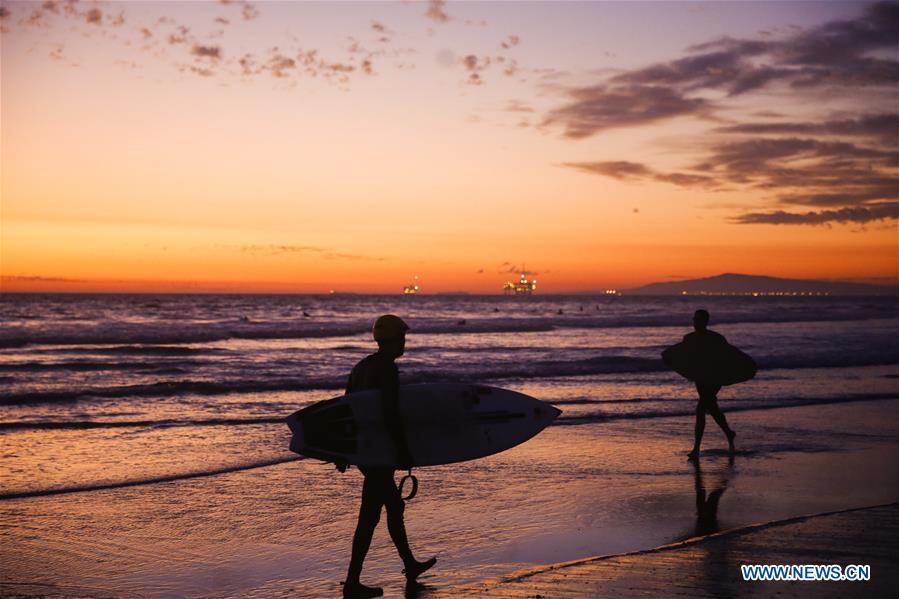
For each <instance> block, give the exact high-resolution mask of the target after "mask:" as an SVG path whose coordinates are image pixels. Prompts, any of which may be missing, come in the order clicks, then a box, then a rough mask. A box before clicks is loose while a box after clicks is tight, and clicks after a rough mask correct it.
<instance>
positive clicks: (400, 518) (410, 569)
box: [384, 473, 437, 581]
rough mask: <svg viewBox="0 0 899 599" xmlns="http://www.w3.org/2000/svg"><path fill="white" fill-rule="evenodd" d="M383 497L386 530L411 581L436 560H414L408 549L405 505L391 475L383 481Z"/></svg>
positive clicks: (410, 550)
mask: <svg viewBox="0 0 899 599" xmlns="http://www.w3.org/2000/svg"><path fill="white" fill-rule="evenodd" d="M384 496H385V501H384V507H385V508H386V510H387V529H388V530H389V531H390V538H391V539H392V540H393V544H394V545H395V546H396V550H397V553H399V554H400V559H402V560H403V565H404V566H405V570H404V571H405V572H406V578H407V579H409V580H410V581H413V580H415V579H416V578H417V577H418V575H419V574H421V573H422V572H424V571H425V570H428V569H429V568H430V567H431V566H433V565H434V564H435V563H437V560H436V559H435V558H431V559H429V560H427V561H424V562H418V561H416V560H415V556H414V555H413V554H412V549H411V548H410V547H409V538H408V536H406V520H405V516H404V514H405V511H406V503H405V502H404V501H403V497H402V495H400V490H399V489H398V488H397V486H396V483H395V482H394V480H393V474H392V473H391V475H390V478H389V479H387V480H385V486H384Z"/></svg>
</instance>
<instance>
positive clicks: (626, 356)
mask: <svg viewBox="0 0 899 599" xmlns="http://www.w3.org/2000/svg"><path fill="white" fill-rule="evenodd" d="M699 307H704V308H706V309H707V310H709V312H710V313H711V315H712V321H711V325H710V328H712V329H713V330H716V331H718V332H720V333H721V334H723V335H724V336H725V337H727V339H728V341H730V342H731V343H732V344H734V345H736V346H738V347H740V348H741V349H743V350H744V351H746V352H747V353H749V354H750V355H752V356H753V357H754V358H755V359H756V361H757V363H758V365H759V374H758V376H757V377H756V378H755V379H753V380H752V381H750V382H748V383H745V384H741V385H735V386H733V387H727V388H725V389H724V390H722V392H721V393H720V394H719V397H720V401H721V406H722V408H723V409H724V411H725V412H726V413H727V414H728V418H729V419H730V420H731V423H732V425H733V426H734V428H735V430H737V431H738V433H739V435H740V436H739V437H738V440H737V444H738V448H741V451H743V453H742V454H740V455H742V456H743V457H744V458H745V460H746V462H745V463H746V464H754V465H756V466H759V467H761V466H762V465H764V468H765V469H769V468H771V467H773V464H774V462H772V461H771V460H776V459H777V458H778V456H781V455H786V454H790V455H793V454H796V455H799V454H802V455H804V456H806V457H803V458H802V459H808V460H814V459H816V458H815V457H814V455H813V454H815V453H816V452H817V453H822V452H829V451H835V450H842V448H843V447H850V448H856V449H858V450H859V451H862V450H865V451H867V449H866V448H868V449H869V446H871V447H873V446H875V445H877V444H878V443H879V442H880V441H884V442H886V443H887V444H888V445H889V447H890V449H889V452H891V453H889V454H888V456H893V458H895V456H896V449H895V448H896V446H895V440H896V438H897V437H896V435H897V430H899V423H897V418H896V417H895V416H894V415H895V414H896V412H895V406H896V404H895V403H894V401H895V399H897V398H899V299H897V298H895V297H695V296H681V297H637V296H626V295H625V296H587V295H583V296H581V295H578V296H542V295H535V296H531V297H506V296H473V295H472V296H469V295H453V296H429V295H416V296H372V295H340V294H336V295H309V296H300V295H283V296H276V295H62V294H60V295H52V294H48V295H39V294H35V295H24V294H23V295H14V294H5V295H2V296H0V322H2V323H3V325H2V328H0V438H2V455H0V465H2V468H0V500H2V503H0V508H2V510H3V516H4V518H3V519H4V526H3V529H2V531H3V537H2V541H3V546H2V550H0V551H2V553H0V570H2V571H3V575H2V578H0V590H5V591H8V592H11V591H10V589H12V590H16V592H23V593H26V594H28V593H37V594H39V593H42V592H43V593H45V592H49V591H53V592H61V593H62V594H66V593H69V592H71V593H73V594H78V593H80V594H87V595H89V596H106V595H109V594H110V593H111V594H113V595H115V594H125V595H129V594H132V593H134V594H141V595H151V596H184V595H203V596H224V595H235V594H236V595H248V596H249V595H254V594H255V595H258V596H276V595H278V594H279V593H284V594H294V595H301V596H302V595H304V594H308V596H321V595H327V594H328V593H333V592H335V589H337V588H339V587H337V583H338V582H339V580H341V579H342V569H343V568H344V567H345V563H346V561H347V560H348V556H349V542H350V535H351V531H352V526H353V524H354V522H355V510H356V509H357V504H356V502H357V501H358V486H359V481H360V478H359V476H358V473H357V472H353V471H351V472H348V473H346V474H339V473H337V472H336V471H334V469H333V467H332V466H330V465H327V464H322V463H320V462H315V461H313V460H298V459H297V456H295V455H294V454H291V453H290V452H289V451H288V450H287V445H288V442H289V431H288V430H287V427H286V426H285V425H284V423H283V419H284V417H285V416H287V415H288V414H290V413H291V412H293V411H295V410H297V409H298V408H300V407H302V406H304V405H308V404H310V403H312V402H315V401H319V400H321V399H326V398H329V397H333V396H336V395H340V394H341V393H342V390H343V387H344V385H345V383H346V377H347V375H348V373H349V371H350V369H351V368H352V367H353V365H354V364H355V363H356V362H357V361H358V360H359V359H361V358H362V357H364V356H365V355H367V354H368V353H370V352H371V351H373V350H374V344H373V342H372V341H371V333H370V330H371V324H372V322H373V320H374V318H376V317H377V316H378V315H380V314H383V313H395V314H398V315H400V316H402V317H403V318H404V319H405V320H406V321H407V322H408V323H409V324H410V326H411V331H410V333H409V335H408V338H407V344H406V354H405V355H404V356H403V357H402V358H401V359H400V360H399V361H398V365H399V368H400V376H401V381H402V382H407V383H412V382H438V381H446V382H477V383H483V384H489V385H495V386H500V387H506V388H510V389H514V390H517V391H521V392H524V393H527V394H529V395H533V396H535V397H537V398H539V399H542V400H544V401H547V402H550V403H552V404H554V405H556V406H557V407H559V408H560V409H561V410H562V411H563V413H562V415H561V416H560V417H559V419H558V420H557V421H556V423H555V424H554V425H553V426H551V427H550V428H549V429H547V430H546V431H544V432H543V433H541V434H540V435H538V437H536V438H535V439H534V440H532V441H529V442H528V443H525V444H524V445H522V446H521V447H519V448H516V449H514V450H512V451H509V452H506V453H505V454H501V455H499V456H493V457H491V458H488V459H485V460H480V461H477V462H471V463H467V464H462V465H457V466H445V467H438V468H433V469H422V470H421V473H420V474H419V479H420V480H421V482H422V490H421V493H422V495H423V496H425V498H424V499H416V500H414V501H413V502H411V503H410V508H409V510H408V512H407V517H408V520H409V527H410V537H411V538H412V540H413V548H416V547H417V546H423V547H424V548H425V550H430V551H432V552H434V553H440V554H441V555H444V556H445V557H442V558H441V563H440V564H439V567H438V569H435V572H437V573H439V576H441V577H442V578H440V580H441V582H442V583H446V584H448V583H457V582H466V581H472V580H477V579H478V578H479V577H483V576H487V575H497V574H502V573H506V572H509V571H511V570H512V569H514V568H515V567H520V566H522V565H528V564H533V563H547V562H551V561H561V560H564V559H575V558H577V557H584V556H585V555H591V554H596V553H602V552H609V551H624V550H633V549H639V548H643V547H646V546H653V544H659V543H662V542H668V541H671V540H674V539H677V538H683V537H684V535H685V534H687V533H689V530H687V531H686V533H685V532H684V530H681V529H683V528H684V526H686V528H687V529H689V522H690V519H691V517H692V515H691V509H692V508H691V503H690V500H689V497H691V496H692V491H693V487H692V484H691V485H689V486H688V487H687V488H686V489H685V491H686V495H687V497H688V500H687V501H686V503H678V502H679V501H680V500H678V501H676V502H675V503H676V506H677V507H674V508H670V506H669V508H665V509H661V507H660V506H661V504H657V503H653V502H654V501H656V502H658V501H662V502H663V503H664V501H663V499H664V498H668V499H667V500H665V501H668V500H670V495H671V493H673V491H672V488H675V487H676V486H677V485H679V484H680V482H676V481H679V480H680V478H679V477H681V476H692V475H691V474H690V471H689V470H683V469H684V468H686V466H684V465H683V464H682V458H683V455H682V454H683V453H685V452H686V451H687V450H689V447H690V445H691V441H692V420H691V415H692V414H693V413H694V410H695V396H696V392H695V389H694V388H693V387H692V385H691V384H689V383H688V382H687V381H685V380H683V379H682V378H680V377H679V376H678V375H676V374H674V373H672V372H670V371H667V370H666V368H665V367H664V365H663V364H662V362H661V358H660V353H661V351H662V350H663V349H664V348H665V347H666V346H668V345H671V344H673V343H676V342H677V341H679V340H680V339H681V337H682V336H683V335H684V334H686V333H688V332H689V331H690V330H691V317H692V314H693V311H694V310H695V309H697V308H699ZM853 406H867V407H866V408H865V410H868V412H865V413H866V414H868V416H866V417H865V418H862V417H861V416H859V418H861V421H859V422H856V421H855V420H853V417H850V416H847V414H850V415H851V414H859V413H861V408H860V407H859V408H856V407H853ZM869 408H870V409H869ZM785 414H793V415H794V416H791V418H792V419H793V421H795V422H806V426H805V428H803V427H798V426H792V427H791V426H787V424H786V422H785V421H784V420H783V418H784V415H785ZM822 419H823V420H822ZM812 422H814V424H812ZM684 423H686V424H684ZM750 423H752V424H751V425H750ZM719 437H721V434H720V431H718V430H717V428H716V427H715V425H714V423H713V422H711V420H710V421H709V424H708V425H707V428H706V440H705V443H704V447H710V448H715V447H718V448H720V446H722V444H723V441H722V439H720V438H719ZM869 442H870V443H869ZM744 448H745V449H744ZM715 452H716V450H715V449H712V450H711V454H710V456H711V457H710V458H709V459H710V460H711V463H712V465H713V466H714V468H713V475H714V476H719V478H720V477H724V478H728V477H730V478H733V476H734V474H733V472H731V471H727V468H728V466H727V464H726V463H725V462H726V460H725V459H724V457H723V455H722V454H720V453H715ZM654 455H655V457H653V456H654ZM853 455H854V454H853ZM658 456H662V457H658ZM844 458H845V459H846V460H849V457H846V456H844ZM856 458H858V456H855V457H853V458H852V459H856ZM858 459H861V458H858ZM730 467H731V468H732V465H731V466H730ZM753 467H755V466H753ZM809 467H810V468H811V467H812V466H809ZM738 468H739V466H738ZM847 468H849V470H852V467H851V466H847ZM886 468H887V471H888V470H889V466H888V465H887V466H886ZM715 469H717V470H718V471H720V472H718V474H714V472H715ZM893 469H894V470H895V462H894V463H893ZM882 473H883V471H882V470H877V471H876V472H875V471H874V470H872V474H871V476H872V477H875V478H874V479H872V480H866V481H862V482H858V486H859V488H864V489H867V490H864V491H859V494H857V495H855V496H853V497H851V499H852V500H853V501H858V500H860V499H861V498H862V496H864V498H865V499H866V500H867V499H871V500H874V499H879V498H882V497H881V496H884V497H886V498H887V499H889V498H890V497H893V496H894V495H896V491H895V489H896V487H895V485H893V486H892V487H890V486H889V485H884V484H881V482H878V481H880V480H881V479H880V478H877V477H881V476H882ZM856 475H858V473H856ZM746 476H747V477H748V476H749V475H748V474H747V475H746ZM846 476H849V473H847V474H846ZM747 480H748V478H747ZM890 480H891V481H892V482H893V483H894V482H895V475H894V476H893V479H890ZM822 484H823V483H822ZM659 485H661V487H660V486H659ZM671 485H674V487H672V486H671ZM677 488H680V487H677ZM653 489H656V490H657V491H658V493H656V494H654V492H653ZM819 490H820V488H819V487H815V486H814V484H813V483H809V485H808V486H807V487H806V488H804V489H800V490H797V489H793V490H792V491H790V490H784V492H783V493H781V494H780V496H784V494H786V495H788V496H789V497H791V498H792V499H791V500H790V501H789V502H786V501H785V502H783V505H784V506H786V505H787V504H789V506H790V507H789V508H787V507H783V509H781V508H778V507H772V505H766V506H765V507H764V508H762V507H759V506H758V505H755V506H754V507H751V508H747V507H746V505H743V506H742V507H741V508H740V509H739V510H736V511H735V512H734V514H735V515H734V517H733V518H732V522H731V523H741V522H742V523H748V522H752V521H754V518H757V517H758V516H759V514H764V515H765V517H769V516H771V515H772V514H775V515H776V514H780V513H781V512H783V513H784V514H790V513H793V512H794V511H795V510H796V509H799V508H798V507H797V506H806V507H808V506H811V505H815V506H817V505H818V504H819V503H820V502H821V501H822V499H821V497H820V496H818V495H816V493H817V492H818V491H819ZM790 493H792V495H790ZM675 495H676V493H675ZM731 495H734V493H733V492H732V493H731ZM831 499H832V500H833V501H835V502H837V503H839V501H837V500H836V499H833V498H831ZM646 502H649V503H646ZM847 502H849V499H848V498H847ZM825 503H826V502H825ZM612 505H619V506H620V505H626V506H627V508H626V510H625V512H624V513H625V514H627V513H630V514H632V519H631V520H629V517H625V516H622V517H615V518H610V517H609V516H608V513H609V506H612ZM666 505H667V504H666ZM722 505H727V501H724V502H723V503H722ZM778 505H781V504H778ZM821 505H824V504H821ZM826 505H828V506H829V505H830V503H826ZM628 510H630V511H628ZM778 510H780V511H778ZM560 513H564V516H560V515H559V514H560ZM685 514H686V515H685ZM678 518H681V519H683V518H685V519H684V520H683V521H681V520H678ZM722 520H725V521H726V518H724V519H722ZM685 523H686V524H685ZM623 527H624V528H627V527H630V528H629V529H628V530H627V531H624V528H623ZM382 528H384V527H383V526H382ZM386 536H387V535H386V531H384V530H380V529H379V531H378V532H376V545H375V547H374V549H373V554H372V558H371V559H370V560H369V562H368V563H367V565H366V576H368V574H369V573H371V577H372V578H377V576H382V577H383V576H388V574H387V573H389V572H394V571H397V572H398V570H399V568H400V567H401V566H400V565H399V562H398V560H397V558H396V557H395V555H394V554H392V553H391V551H392V548H391V547H390V546H389V541H388V540H386ZM417 542H418V545H416V543H417ZM98 556H105V557H104V559H99V557H98ZM110 556H112V557H110ZM85 563H89V564H90V565H89V566H86V565H85ZM222 564H225V565H224V566H223V565H222ZM229 568H230V569H229ZM51 571H52V574H50V572H51ZM390 575H393V574H390ZM437 575H438V574H435V576H437ZM366 576H364V577H363V581H365V580H366V579H367V578H366ZM3 585H6V586H3ZM17 585H18V586H17ZM41 585H44V586H41ZM47 585H50V586H47ZM48 589H49V591H48ZM60 589H62V590H60Z"/></svg>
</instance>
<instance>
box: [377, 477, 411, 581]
mask: <svg viewBox="0 0 899 599" xmlns="http://www.w3.org/2000/svg"><path fill="white" fill-rule="evenodd" d="M382 484H383V485H384V507H385V508H386V510H387V530H388V531H389V532H390V538H391V539H392V540H393V544H394V545H395V546H396V551H397V553H399V554H400V559H402V560H403V564H405V565H407V566H408V565H409V564H411V563H413V562H414V561H415V558H414V557H412V549H410V548H409V538H408V537H407V536H406V520H405V516H404V514H405V511H406V503H405V502H404V501H403V498H402V497H401V496H400V491H399V489H397V488H396V483H395V482H394V480H393V475H392V474H391V476H390V480H384V481H382Z"/></svg>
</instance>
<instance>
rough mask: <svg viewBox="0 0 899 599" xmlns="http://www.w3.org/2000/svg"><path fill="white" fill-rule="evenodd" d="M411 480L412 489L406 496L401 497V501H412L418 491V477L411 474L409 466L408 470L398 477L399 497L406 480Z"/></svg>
mask: <svg viewBox="0 0 899 599" xmlns="http://www.w3.org/2000/svg"><path fill="white" fill-rule="evenodd" d="M407 479H408V480H411V481H412V491H411V492H410V493H409V495H408V496H406V497H403V501H412V499H414V498H415V495H416V494H417V493H418V479H417V478H415V475H414V474H412V468H409V472H407V473H406V475H405V476H404V477H403V478H401V479H400V497H402V495H403V486H404V485H405V484H406V480H407Z"/></svg>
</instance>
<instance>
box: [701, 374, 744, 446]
mask: <svg viewBox="0 0 899 599" xmlns="http://www.w3.org/2000/svg"><path fill="white" fill-rule="evenodd" d="M712 390H714V391H712ZM720 390H721V387H711V388H709V392H710V395H709V397H708V400H707V401H706V410H707V411H708V413H709V414H711V415H712V418H714V419H715V422H717V423H718V426H720V427H721V430H722V431H724V436H726V437H727V446H728V448H729V449H730V451H731V453H733V452H734V451H736V448H735V447H734V437H736V436H737V433H735V432H734V431H733V429H732V428H730V425H728V424H727V418H726V417H725V416H724V412H722V411H721V408H720V407H718V391H720Z"/></svg>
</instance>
